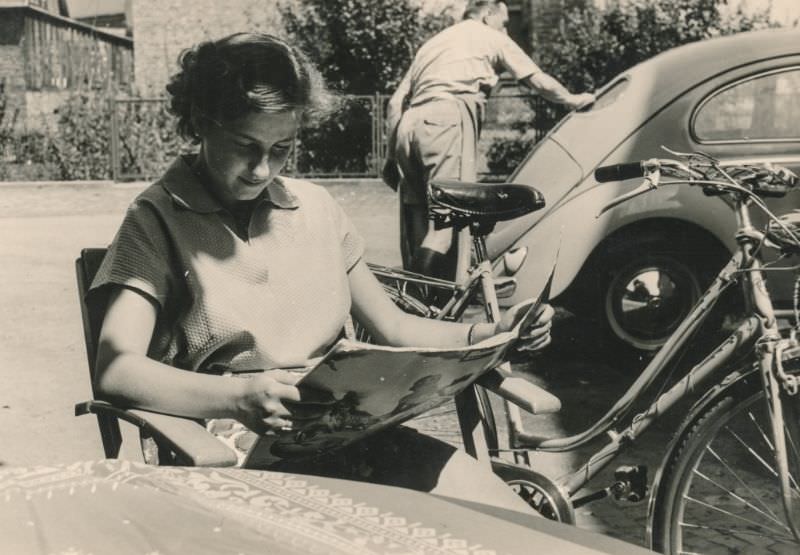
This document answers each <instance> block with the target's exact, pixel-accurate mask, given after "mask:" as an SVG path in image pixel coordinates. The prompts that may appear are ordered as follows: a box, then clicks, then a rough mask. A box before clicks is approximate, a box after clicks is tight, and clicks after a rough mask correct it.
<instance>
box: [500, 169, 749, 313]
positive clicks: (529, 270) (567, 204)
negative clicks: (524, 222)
mask: <svg viewBox="0 0 800 555" xmlns="http://www.w3.org/2000/svg"><path fill="white" fill-rule="evenodd" d="M588 179H590V180H592V182H594V180H593V178H592V177H589V178H588ZM640 182H641V180H634V179H632V180H627V181H623V182H613V183H605V184H602V185H597V184H595V185H594V186H589V187H588V188H586V189H584V190H583V191H582V192H581V191H578V192H577V193H576V194H575V195H572V196H570V197H568V198H567V199H565V200H564V201H563V202H561V203H560V204H559V205H558V206H556V207H554V208H553V209H552V210H551V211H550V213H548V214H547V216H545V217H544V218H542V219H541V220H540V221H539V222H538V223H537V224H536V225H535V226H534V227H532V228H530V229H529V230H528V231H527V232H525V233H524V234H523V235H521V236H520V237H519V238H518V239H517V240H516V241H515V243H514V244H513V245H512V247H511V249H512V250H513V249H515V248H520V247H526V248H527V249H528V256H527V258H526V260H525V262H524V264H523V265H522V267H521V268H520V269H519V271H518V272H517V273H516V274H515V277H516V279H517V288H516V291H515V292H514V294H513V295H512V296H511V297H509V298H508V299H506V300H505V301H504V303H503V304H504V305H505V304H509V305H510V304H514V303H516V302H519V301H522V300H524V299H527V298H530V297H534V296H537V295H538V293H539V291H541V289H542V287H543V286H544V283H545V282H546V280H547V277H548V275H549V273H550V269H551V268H552V267H553V265H554V264H555V265H556V271H555V275H554V278H553V285H552V291H551V296H552V297H556V296H558V295H559V294H561V293H562V292H564V291H565V290H566V289H567V287H569V285H570V284H571V283H572V282H573V281H574V280H575V278H576V277H577V275H578V274H579V273H580V271H581V268H582V267H583V266H584V263H585V262H586V260H587V259H588V258H589V256H590V255H591V254H592V253H593V251H594V250H595V249H596V248H597V247H598V245H600V243H601V242H602V241H603V240H604V239H606V238H607V237H608V236H610V235H611V234H612V233H614V232H616V231H617V230H620V229H622V228H624V227H626V226H629V225H631V224H635V223H639V222H644V221H646V220H649V219H671V220H674V221H676V222H686V223H687V224H692V225H693V227H700V228H702V229H705V230H706V231H708V232H709V233H710V234H711V235H712V236H714V237H716V238H717V239H718V240H719V241H720V242H721V243H722V244H724V245H725V246H726V247H727V248H728V249H729V250H731V251H733V249H734V248H735V241H734V233H735V231H736V221H735V216H734V214H733V210H732V209H731V208H730V206H729V205H727V204H726V203H725V201H724V200H722V199H721V198H720V197H708V196H705V195H704V194H703V193H702V191H701V190H699V188H696V187H691V188H690V187H688V186H673V185H667V186H663V187H660V188H659V189H658V190H656V191H653V192H650V193H647V194H644V195H641V196H639V197H637V198H635V199H633V200H630V201H628V202H626V203H624V204H621V205H619V206H617V207H615V208H612V209H611V210H609V211H607V212H605V213H604V214H602V215H600V216H598V215H599V213H600V211H601V209H602V208H603V207H604V206H606V205H607V204H608V203H609V202H611V201H612V200H613V199H615V198H617V197H618V196H620V195H621V194H624V193H625V192H627V191H630V190H631V189H632V188H633V187H635V186H636V185H637V184H638V183H640ZM719 212H726V214H724V215H722V216H720V215H719V214H718V213H719ZM642 214H646V215H647V217H646V218H643V217H642ZM632 238H633V237H632ZM501 260H502V258H500V259H498V261H501ZM502 268H503V266H502V264H498V265H497V271H498V272H502Z"/></svg>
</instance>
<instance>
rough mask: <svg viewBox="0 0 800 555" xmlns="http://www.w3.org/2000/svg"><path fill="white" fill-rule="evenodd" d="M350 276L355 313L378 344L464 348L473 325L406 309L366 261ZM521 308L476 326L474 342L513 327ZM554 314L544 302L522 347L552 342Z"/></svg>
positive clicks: (544, 344)
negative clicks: (388, 295)
mask: <svg viewBox="0 0 800 555" xmlns="http://www.w3.org/2000/svg"><path fill="white" fill-rule="evenodd" d="M349 279H350V294H351V297H352V299H353V307H352V312H353V316H354V317H355V318H356V320H358V321H359V322H360V323H361V324H362V325H363V326H364V327H365V328H366V329H367V330H369V332H370V334H371V335H372V336H373V337H374V338H375V339H376V340H377V341H378V343H382V344H385V345H394V346H397V347H449V346H452V347H461V346H464V345H467V344H468V337H467V335H468V334H469V330H470V327H471V324H463V323H457V322H444V321H441V320H432V319H429V318H420V317H417V316H413V315H411V314H407V313H405V312H403V311H402V310H400V309H399V308H398V307H397V306H395V304H394V303H393V302H392V301H391V300H390V299H389V297H387V295H386V293H385V292H384V290H383V287H382V286H381V284H380V283H379V282H378V280H377V278H376V277H375V276H374V275H373V274H372V272H371V271H370V270H369V267H368V266H367V265H366V263H365V262H364V261H363V260H361V261H359V262H358V264H356V266H355V267H353V269H352V270H350V274H349ZM521 309H522V307H519V309H517V310H509V311H507V312H506V314H504V315H503V318H502V319H501V320H500V322H498V323H496V324H490V323H487V322H482V323H479V324H477V325H475V328H474V330H473V331H472V342H473V343H477V342H478V341H482V340H483V339H486V338H488V337H491V336H492V335H495V334H496V333H499V332H502V331H507V330H509V329H511V328H512V327H513V325H514V324H515V322H516V318H517V315H518V310H521ZM552 316H553V309H552V308H551V307H550V306H549V305H544V306H543V308H542V310H541V313H540V315H539V318H538V320H537V322H536V323H535V324H534V325H533V326H532V327H531V328H530V329H528V330H523V337H522V339H523V341H522V343H523V345H521V347H523V348H525V349H526V350H537V349H541V348H543V347H545V346H546V345H547V344H548V343H549V342H550V321H551V319H552Z"/></svg>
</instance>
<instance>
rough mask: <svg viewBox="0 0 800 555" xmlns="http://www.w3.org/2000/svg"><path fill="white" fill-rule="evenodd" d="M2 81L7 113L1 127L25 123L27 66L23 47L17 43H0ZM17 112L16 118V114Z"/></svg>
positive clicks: (19, 126) (16, 126)
mask: <svg viewBox="0 0 800 555" xmlns="http://www.w3.org/2000/svg"><path fill="white" fill-rule="evenodd" d="M0 82H2V83H4V89H5V93H4V95H3V96H4V98H5V101H6V108H5V115H4V117H3V119H2V121H0V127H5V126H11V125H12V124H13V125H14V127H15V128H22V127H24V125H25V118H26V111H25V67H24V65H23V61H22V49H21V48H20V47H19V46H17V45H9V44H0ZM15 113H16V118H15V116H14V114H15Z"/></svg>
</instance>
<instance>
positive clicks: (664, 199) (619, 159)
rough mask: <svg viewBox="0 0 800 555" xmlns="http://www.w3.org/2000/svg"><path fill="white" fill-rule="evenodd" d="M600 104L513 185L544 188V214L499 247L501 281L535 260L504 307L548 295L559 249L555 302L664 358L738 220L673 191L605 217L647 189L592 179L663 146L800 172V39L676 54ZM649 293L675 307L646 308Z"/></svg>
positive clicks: (739, 38)
mask: <svg viewBox="0 0 800 555" xmlns="http://www.w3.org/2000/svg"><path fill="white" fill-rule="evenodd" d="M597 97H598V99H597V102H596V104H595V105H594V106H592V107H591V108H590V109H588V110H585V111H578V112H572V113H571V114H569V115H568V116H567V117H566V118H564V119H563V120H562V121H561V122H560V123H559V124H558V125H557V126H556V127H555V128H554V129H553V130H551V131H550V133H548V135H547V136H546V137H545V138H544V139H543V140H542V141H540V142H539V143H537V144H536V145H535V146H534V148H533V149H532V151H531V152H530V153H529V154H528V156H527V157H526V158H525V160H524V161H523V162H522V163H521V164H520V165H519V167H518V168H517V169H516V170H515V172H514V173H513V174H512V176H511V177H510V179H509V181H513V182H516V183H523V184H527V185H532V186H534V187H536V188H537V189H539V190H540V191H541V192H542V193H543V194H544V196H545V200H546V202H547V206H546V207H545V208H544V209H543V210H540V211H538V212H535V213H533V214H529V215H528V216H525V217H523V218H519V219H517V220H514V221H511V222H505V223H503V224H500V225H498V226H497V229H496V231H495V232H494V233H493V234H492V235H491V236H490V237H489V240H488V248H489V252H490V255H491V256H492V257H493V259H495V260H496V261H498V264H497V266H496V268H497V269H498V272H502V270H503V265H502V264H501V263H500V261H501V260H502V255H503V254H504V253H508V252H513V251H514V250H515V249H520V248H522V247H527V249H528V251H529V252H530V253H532V254H531V255H530V256H528V257H527V259H526V261H525V263H524V264H523V265H522V267H521V268H520V269H519V270H518V272H517V273H516V277H517V281H518V288H517V291H516V293H515V294H514V295H513V296H512V297H511V298H509V299H508V300H507V301H506V302H509V303H513V302H517V301H520V300H522V299H524V298H526V297H529V296H532V295H535V294H537V292H538V291H539V289H540V288H541V284H542V283H543V281H544V280H545V279H546V277H547V275H548V273H549V268H550V267H551V266H552V261H553V260H554V259H555V257H556V254H555V253H556V251H558V255H557V256H558V262H557V271H556V275H555V279H554V283H553V291H552V294H553V296H557V299H556V301H557V302H563V304H565V305H567V306H569V307H573V308H575V310H577V311H582V310H587V311H588V310H590V309H591V310H594V311H595V312H596V313H597V314H598V315H599V316H600V317H601V319H602V320H603V323H604V324H605V327H606V329H607V330H608V331H610V336H612V337H613V338H614V339H617V340H620V341H621V342H622V343H623V344H626V345H629V346H631V347H633V348H635V349H640V350H654V349H656V348H658V347H659V346H660V345H661V344H663V342H664V340H665V338H666V337H667V336H668V335H669V333H670V332H671V331H672V330H673V329H674V328H675V327H676V326H677V323H678V322H679V321H680V319H681V318H682V315H685V313H686V312H687V311H688V309H689V308H690V307H691V305H692V304H693V302H694V300H695V299H696V298H697V297H698V296H699V294H700V292H701V290H702V289H703V288H704V287H705V285H706V283H707V282H708V281H709V280H710V279H711V277H713V276H714V275H716V273H717V271H718V270H719V269H720V268H721V266H722V264H723V263H724V262H725V260H727V258H728V256H729V255H730V253H731V252H732V251H733V250H734V248H735V247H736V243H735V238H734V232H735V230H736V219H735V216H734V214H733V211H732V210H731V208H730V205H729V204H728V203H727V202H726V200H724V199H723V198H720V197H708V196H705V195H704V194H703V193H702V191H701V190H700V189H699V188H698V187H674V186H672V187H664V188H662V189H659V190H658V191H656V192H653V193H649V194H646V195H642V196H640V197H638V198H636V199H635V200H633V201H630V202H626V203H624V204H621V205H619V206H617V207H615V208H612V209H610V210H609V211H607V212H605V213H604V214H603V215H602V216H598V214H599V213H600V211H601V209H602V208H603V207H604V206H605V205H606V204H608V203H609V202H610V201H611V200H612V199H614V198H616V197H618V196H620V195H621V194H623V193H625V192H627V191H629V190H631V189H632V188H633V187H635V186H636V185H638V184H639V183H640V182H641V179H630V180H626V181H621V182H612V183H603V184H599V183H598V182H597V181H596V180H595V178H594V176H593V172H594V170H595V168H597V167H599V166H604V165H609V164H619V163H625V162H632V161H638V160H643V159H647V158H654V157H655V158H668V157H670V155H669V154H668V153H667V152H666V151H665V150H663V149H662V145H663V146H666V147H668V148H670V149H673V150H676V151H682V152H688V151H698V150H699V151H703V152H706V153H708V154H711V155H712V156H714V157H716V158H718V159H720V160H721V161H722V162H723V163H724V164H733V163H741V162H755V163H761V162H770V163H773V164H779V165H783V166H786V167H788V168H790V169H793V170H794V171H795V172H796V173H797V172H798V170H800V30H797V29H771V30H764V31H754V32H748V33H741V34H737V35H732V36H727V37H720V38H714V39H709V40H705V41H700V42H696V43H692V44H688V45H684V46H680V47H677V48H673V49H671V50H668V51H666V52H663V53H661V54H659V55H657V56H655V57H653V58H651V59H650V60H647V61H645V62H642V63H640V64H638V65H637V66H635V67H633V68H631V69H630V70H628V71H625V72H623V73H622V74H620V75H618V76H617V77H616V78H614V79H612V80H611V81H610V82H609V84H608V85H606V86H605V87H603V88H602V89H600V90H599V91H598V94H597ZM768 205H769V206H770V207H771V208H772V209H773V210H774V211H775V212H777V213H784V212H786V211H788V210H791V209H796V208H798V206H800V193H798V192H796V191H795V192H792V193H790V194H788V195H786V196H785V197H784V198H782V199H769V200H768ZM768 256H773V257H774V256H775V253H772V255H768ZM795 263H796V262H795ZM780 274H781V276H777V275H770V289H771V292H772V293H773V296H774V297H775V298H776V299H778V300H779V301H781V302H784V303H785V302H788V301H789V300H790V299H791V286H792V280H791V279H790V278H791V272H781V273H780ZM659 284H660V285H659ZM665 284H667V286H666V287H664V285H665ZM659 290H660V291H659ZM648 291H649V295H648ZM637 296H638V297H639V299H638V300H637ZM648 297H649V298H650V299H651V300H652V299H654V298H656V297H659V300H660V301H666V302H664V303H662V304H661V305H660V306H651V307H648V306H647V303H646V302H644V303H641V302H639V301H641V300H642V299H645V301H646V299H647V298H648ZM637 307H638V308H642V307H644V309H643V310H637ZM637 312H638V315H637ZM637 318H638V320H637ZM643 320H645V321H643Z"/></svg>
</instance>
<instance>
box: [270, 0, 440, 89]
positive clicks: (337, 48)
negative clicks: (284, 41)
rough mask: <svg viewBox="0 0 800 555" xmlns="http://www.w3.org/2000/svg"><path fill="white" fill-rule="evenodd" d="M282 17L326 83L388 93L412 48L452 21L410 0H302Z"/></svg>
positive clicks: (291, 6) (408, 63)
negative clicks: (317, 66)
mask: <svg viewBox="0 0 800 555" xmlns="http://www.w3.org/2000/svg"><path fill="white" fill-rule="evenodd" d="M282 15H283V18H284V21H285V23H286V28H287V30H288V32H289V34H290V35H291V36H292V37H293V39H294V41H295V42H296V43H297V44H299V45H300V46H301V47H302V48H303V50H304V51H306V52H307V53H308V54H309V56H311V58H312V59H313V60H314V61H315V62H316V63H317V64H318V65H319V67H320V69H321V71H322V73H323V75H324V76H325V78H326V80H327V82H328V83H329V84H330V85H331V86H332V87H333V88H335V89H337V90H339V91H341V92H344V93H349V94H374V93H376V92H378V93H391V92H392V91H394V89H395V87H396V86H397V83H398V82H399V81H400V79H401V78H402V75H403V72H404V71H405V70H406V69H407V68H408V66H409V65H410V63H411V60H412V58H413V56H414V52H415V51H416V49H417V47H418V46H419V45H420V44H422V42H423V41H424V40H425V39H426V38H428V37H429V36H431V35H432V34H434V33H435V32H437V31H439V30H441V29H443V28H444V27H446V26H447V25H449V24H451V23H452V19H451V18H450V17H449V16H447V15H445V14H426V13H423V12H422V11H421V9H420V7H419V4H418V3H416V2H414V1H413V0H302V1H301V2H296V3H293V4H291V5H285V6H284V7H283V10H282Z"/></svg>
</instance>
